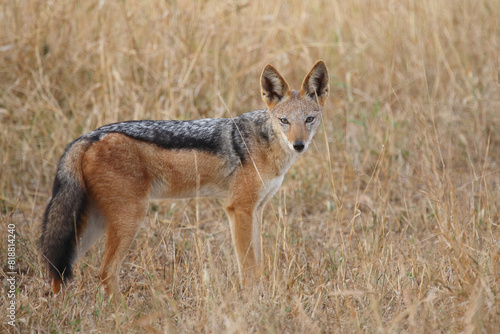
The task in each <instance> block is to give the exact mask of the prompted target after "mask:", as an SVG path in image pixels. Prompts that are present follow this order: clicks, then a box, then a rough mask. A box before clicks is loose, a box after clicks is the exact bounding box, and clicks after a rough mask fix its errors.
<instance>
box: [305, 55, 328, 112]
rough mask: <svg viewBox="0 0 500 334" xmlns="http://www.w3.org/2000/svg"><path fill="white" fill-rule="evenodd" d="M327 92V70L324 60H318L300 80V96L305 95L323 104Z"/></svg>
mask: <svg viewBox="0 0 500 334" xmlns="http://www.w3.org/2000/svg"><path fill="white" fill-rule="evenodd" d="M328 92H329V87H328V70H327V69H326V65H325V62H324V61H322V60H318V61H317V62H316V64H314V66H313V68H312V69H311V70H310V71H309V73H308V74H307V75H306V77H305V78H304V81H303V82H302V87H301V88H300V97H305V96H307V97H309V98H310V99H312V100H313V101H316V102H317V103H318V104H319V105H320V106H324V105H325V102H326V98H327V97H328Z"/></svg>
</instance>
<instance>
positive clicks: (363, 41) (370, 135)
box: [0, 0, 500, 333]
mask: <svg viewBox="0 0 500 334" xmlns="http://www.w3.org/2000/svg"><path fill="white" fill-rule="evenodd" d="M499 20H500V3H499V2H498V1H496V0H478V1H473V0H457V1H438V0H422V1H416V0H402V1H392V0H389V1H383V0H376V1H363V0H350V1H337V0H332V1H315V0H311V1H299V0H291V1H282V0H278V1H260V0H256V1H229V0H223V1H215V0H208V1H199V2H195V1H176V0H172V1H158V0H149V1H125V0H118V1H105V0H101V1H95V0H89V1H69V0H62V1H53V0H49V1H35V0H25V1H15V0H12V1H4V2H2V3H1V4H0V167H1V176H0V215H1V226H0V235H1V241H0V252H1V253H0V254H1V263H2V267H1V269H0V270H1V272H2V281H3V282H4V284H3V287H4V291H2V293H1V294H0V305H2V307H1V310H0V316H1V325H0V332H2V333H4V332H12V333H38V332H39V333H72V332H82V333H110V332H118V333H130V332H137V333H144V332H147V333H248V332H252V333H255V332H256V333H406V332H408V333H495V332H498V330H499V328H500V295H499V294H500V277H499V276H500V229H499V226H498V224H499V221H500V211H499V210H500V83H499V81H500V51H499V50H500V23H499ZM317 59H323V60H324V61H325V62H326V63H327V65H328V67H329V70H330V85H331V95H330V98H329V100H328V102H327V105H326V108H325V112H324V122H323V126H322V128H321V131H320V132H319V133H318V134H317V135H316V137H315V140H314V142H313V144H312V145H311V147H310V149H309V150H308V151H307V152H306V153H305V154H303V155H302V156H301V157H300V158H299V159H298V160H297V162H296V163H295V164H294V165H293V166H292V167H291V169H290V171H289V173H288V174H287V176H286V177H285V181H284V183H283V186H282V187H281V188H280V190H279V191H278V193H277V194H276V196H275V197H274V198H273V199H272V200H271V202H270V204H269V205H268V207H267V209H266V210H265V214H264V218H265V224H264V227H263V230H264V231H263V232H264V238H263V240H264V255H265V273H264V276H263V277H262V279H261V280H260V282H259V283H258V284H257V285H256V287H255V289H245V290H242V289H241V288H240V286H239V282H238V270H237V264H236V256H235V254H234V250H233V247H232V243H231V235H230V230H229V224H228V222H227V218H226V216H225V214H224V211H223V209H222V207H221V205H220V203H219V202H220V201H219V200H214V199H197V200H180V201H167V200H165V201H157V202H154V203H152V204H151V209H150V212H149V214H148V216H147V218H146V220H145V224H144V225H145V228H143V229H141V231H140V232H139V234H138V236H137V238H136V240H135V242H134V244H133V246H132V249H131V250H130V253H129V255H128V257H127V258H126V259H125V262H124V264H123V266H122V270H121V289H122V291H123V292H124V294H125V295H126V298H125V300H124V301H123V302H121V303H113V302H110V301H108V299H107V297H106V295H105V294H104V292H103V289H102V287H101V286H99V280H98V278H97V273H98V268H99V265H100V261H101V258H102V253H103V248H104V247H103V240H101V241H100V242H99V243H98V244H97V245H96V246H94V247H93V248H92V249H91V251H90V252H89V253H88V254H87V255H86V256H85V257H84V258H83V259H82V260H81V261H80V262H79V263H78V264H77V266H76V268H75V279H74V280H73V281H72V283H71V284H70V285H69V286H68V287H67V288H66V289H65V293H64V294H60V295H56V296H54V295H53V294H52V292H51V289H50V284H49V280H48V277H47V274H46V272H45V269H44V267H43V265H42V262H41V259H40V255H39V252H38V245H37V243H38V238H39V235H40V223H41V217H42V214H43V211H44V209H45V206H46V205H47V203H48V201H49V199H50V191H51V185H52V181H53V177H54V173H55V170H56V166H57V162H58V159H59V157H60V156H61V154H62V152H63V150H64V148H65V146H66V145H67V144H68V143H69V142H71V141H72V140H73V139H75V138H77V137H78V136H80V135H81V134H83V133H86V132H88V131H91V130H93V129H95V128H97V127H99V126H101V125H104V124H106V123H111V122H116V121H122V120H129V119H193V118H205V117H231V116H234V115H238V114H241V113H243V112H247V111H251V110H257V109H262V108H264V103H263V102H262V100H261V99H260V87H259V76H260V72H261V70H262V68H263V67H264V66H265V65H266V64H267V63H272V64H273V65H274V66H275V67H276V68H277V69H278V70H279V71H280V72H281V73H282V74H283V76H284V77H285V78H286V79H287V80H288V82H289V83H290V85H291V86H292V87H293V88H296V89H297V88H299V87H300V83H301V80H302V78H303V77H304V75H305V74H306V72H307V70H308V69H310V67H311V66H312V65H313V64H314V62H315V61H316V60H317ZM226 106H227V108H226ZM10 224H12V225H10ZM9 225H10V226H11V227H12V226H14V227H15V236H16V250H15V253H16V259H15V262H16V264H15V265H16V270H17V272H18V274H17V275H16V276H15V279H16V293H15V303H16V304H15V305H16V320H15V326H11V325H9V324H8V322H7V321H8V318H7V315H8V311H7V305H9V303H10V301H11V300H12V298H10V297H9V294H8V291H9V289H8V284H7V283H6V279H7V277H8V276H9V274H8V272H9V268H8V261H7V259H8V252H7V250H8V241H7V240H8V234H9V233H10V232H9V230H8V228H7V227H8V226H9Z"/></svg>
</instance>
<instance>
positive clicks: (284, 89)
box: [260, 65, 291, 110]
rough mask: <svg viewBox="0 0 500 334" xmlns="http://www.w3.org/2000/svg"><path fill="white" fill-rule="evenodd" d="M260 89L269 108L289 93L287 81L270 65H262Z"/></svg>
mask: <svg viewBox="0 0 500 334" xmlns="http://www.w3.org/2000/svg"><path fill="white" fill-rule="evenodd" d="M260 89H261V92H262V99H263V100H264V102H265V103H266V105H267V109H269V110H271V109H273V108H274V107H276V105H277V104H278V103H280V102H281V101H283V100H285V99H287V98H288V97H290V95H291V93H290V87H289V86H288V83H287V82H286V80H285V79H283V77H282V76H281V74H279V73H278V71H277V70H276V69H275V68H274V67H273V66H272V65H266V67H264V70H263V71H262V75H261V76H260Z"/></svg>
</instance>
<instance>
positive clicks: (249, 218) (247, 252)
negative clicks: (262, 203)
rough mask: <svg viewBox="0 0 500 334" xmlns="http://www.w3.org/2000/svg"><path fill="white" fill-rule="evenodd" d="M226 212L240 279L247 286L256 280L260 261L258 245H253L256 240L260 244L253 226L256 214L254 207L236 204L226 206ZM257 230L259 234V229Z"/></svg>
mask: <svg viewBox="0 0 500 334" xmlns="http://www.w3.org/2000/svg"><path fill="white" fill-rule="evenodd" d="M226 212H227V215H228V217H229V220H230V223H231V233H232V237H233V244H234V248H235V250H236V255H237V259H238V269H239V272H240V278H241V280H242V283H243V285H248V284H249V283H251V282H253V281H254V280H255V279H256V278H257V276H258V274H259V272H260V268H261V263H260V262H261V260H262V259H261V254H260V252H261V249H260V244H258V245H255V244H254V243H255V242H256V241H257V240H258V241H259V243H260V239H259V238H255V232H257V231H256V227H255V224H258V219H257V216H256V214H257V212H256V210H255V206H252V207H248V205H245V206H241V205H238V204H237V203H233V204H230V205H228V206H227V207H226ZM257 230H259V232H260V228H257ZM256 239H257V240H256Z"/></svg>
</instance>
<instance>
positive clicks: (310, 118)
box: [306, 116, 314, 123]
mask: <svg viewBox="0 0 500 334" xmlns="http://www.w3.org/2000/svg"><path fill="white" fill-rule="evenodd" d="M312 121H314V117H312V116H309V117H307V118H306V123H311V122H312Z"/></svg>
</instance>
